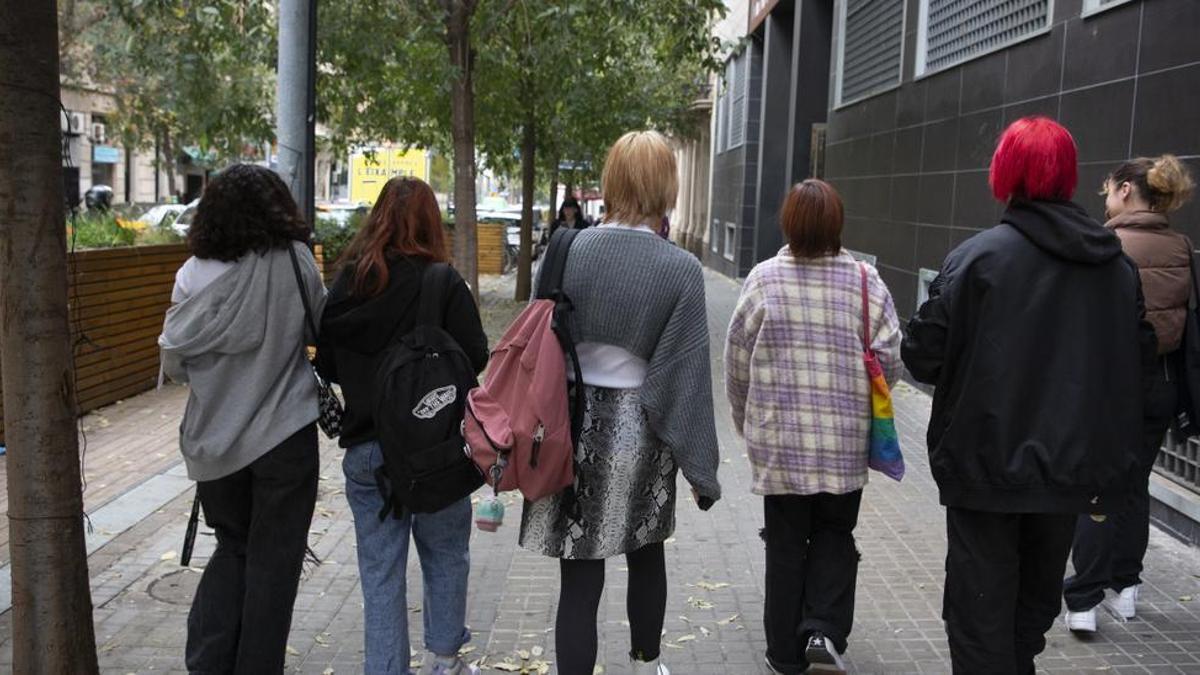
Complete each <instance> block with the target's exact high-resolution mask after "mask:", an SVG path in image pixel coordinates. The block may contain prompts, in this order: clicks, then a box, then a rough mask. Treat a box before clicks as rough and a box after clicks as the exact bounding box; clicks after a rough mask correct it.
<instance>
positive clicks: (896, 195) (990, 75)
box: [825, 0, 1200, 316]
mask: <svg viewBox="0 0 1200 675" xmlns="http://www.w3.org/2000/svg"><path fill="white" fill-rule="evenodd" d="M908 1H909V7H908V24H907V25H906V27H905V31H906V34H905V65H904V70H903V72H904V82H903V84H902V85H901V86H900V87H899V88H898V89H895V90H893V91H890V92H887V93H884V94H880V95H878V96H875V97H873V98H870V99H867V100H866V101H863V102H861V103H858V104H855V105H852V106H848V107H845V108H842V109H839V110H833V111H831V112H830V116H829V132H828V147H827V153H828V154H827V160H826V171H825V173H826V177H827V179H829V180H830V181H831V182H833V183H834V184H835V185H836V186H837V187H838V189H839V190H840V191H841V193H842V196H843V197H844V198H845V201H846V215H847V218H846V232H845V236H844V243H845V245H846V246H847V247H848V248H852V249H856V250H861V251H865V252H869V253H874V254H875V255H877V256H878V257H879V268H880V272H881V274H882V275H883V277H884V279H885V281H886V282H887V283H888V285H889V287H891V290H892V293H893V295H894V296H895V298H896V303H897V308H898V310H899V311H900V313H901V315H902V316H908V315H909V314H911V313H912V311H913V310H914V309H915V304H916V293H917V273H918V270H919V269H920V268H922V267H925V268H932V269H936V268H938V267H940V265H941V261H942V259H943V257H944V256H945V255H946V253H947V252H949V251H950V250H951V249H952V248H953V247H954V246H956V245H958V244H959V243H961V242H962V241H964V240H965V239H967V238H968V237H970V236H971V235H973V234H974V233H975V232H977V231H978V230H979V229H982V228H986V227H990V226H991V225H993V224H995V223H996V222H997V221H998V218H999V216H1000V213H1001V208H1000V206H999V205H998V204H996V203H995V202H994V200H992V199H991V197H990V193H989V190H988V186H987V167H988V163H989V161H990V159H991V153H992V150H993V148H994V144H995V141H996V138H997V136H998V135H999V133H1000V132H1001V131H1002V130H1003V128H1004V126H1005V125H1007V124H1008V123H1009V122H1012V121H1013V120H1015V119H1018V118H1020V117H1022V116H1025V115H1031V114H1046V115H1050V116H1052V117H1055V118H1057V119H1058V120H1060V121H1061V122H1062V123H1063V124H1065V125H1066V126H1067V127H1068V128H1069V129H1070V130H1071V131H1072V133H1073V134H1074V135H1075V139H1076V141H1077V142H1078V144H1079V157H1080V172H1079V177H1080V185H1079V190H1078V192H1077V194H1076V200H1077V201H1079V202H1080V203H1081V204H1082V205H1083V206H1085V207H1087V208H1088V210H1089V211H1091V212H1092V214H1093V215H1094V216H1095V217H1097V218H1100V217H1102V211H1103V200H1102V198H1101V197H1099V196H1097V195H1096V190H1097V189H1098V187H1099V186H1100V183H1101V181H1102V178H1103V177H1104V176H1105V175H1106V174H1107V173H1108V172H1109V171H1111V170H1112V169H1113V168H1115V166H1116V165H1117V164H1119V163H1120V162H1121V161H1122V160H1124V159H1125V158H1127V157H1130V156H1137V155H1154V154H1161V153H1164V152H1172V153H1175V154H1177V155H1179V156H1181V157H1184V158H1185V160H1186V161H1187V163H1188V165H1189V167H1190V168H1191V169H1192V172H1193V175H1194V176H1195V177H1197V178H1200V0H1144V1H1142V0H1137V1H1135V2H1129V3H1127V4H1124V5H1121V6H1119V7H1115V8H1113V9H1110V10H1108V11H1105V12H1101V13H1099V14H1095V15H1092V16H1089V17H1086V18H1083V17H1081V16H1080V13H1081V9H1082V0H1056V2H1055V3H1054V6H1055V10H1054V13H1055V16H1054V25H1053V27H1052V28H1051V30H1050V31H1049V32H1047V33H1046V34H1044V35H1041V36H1039V37H1036V38H1032V39H1029V40H1026V41H1024V42H1021V43H1019V44H1017V45H1014V46H1012V47H1010V48H1008V49H1005V50H1002V51H999V52H995V53H993V54H990V55H988V56H984V57H981V58H978V59H976V60H973V61H969V62H967V63H965V64H962V65H960V66H957V67H955V68H951V69H949V70H946V71H942V72H939V73H937V74H934V75H931V76H928V77H924V78H921V79H919V80H915V81H914V79H913V76H912V73H913V59H914V54H915V52H916V48H917V47H916V43H917V39H916V28H917V20H916V17H917V16H918V3H917V2H916V0H908ZM1173 222H1174V223H1175V225H1176V226H1177V227H1179V228H1180V229H1182V230H1184V231H1185V232H1187V233H1188V234H1189V235H1190V236H1191V237H1192V238H1193V239H1194V240H1196V241H1200V200H1193V202H1192V203H1190V204H1189V205H1188V206H1186V207H1185V208H1184V209H1183V210H1182V211H1180V212H1179V213H1177V214H1175V215H1174V216H1173Z"/></svg>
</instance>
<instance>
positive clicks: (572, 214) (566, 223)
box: [547, 195, 591, 241]
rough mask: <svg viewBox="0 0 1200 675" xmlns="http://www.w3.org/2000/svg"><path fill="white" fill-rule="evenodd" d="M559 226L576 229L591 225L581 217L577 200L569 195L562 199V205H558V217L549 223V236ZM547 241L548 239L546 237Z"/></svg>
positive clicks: (581, 211) (581, 210)
mask: <svg viewBox="0 0 1200 675" xmlns="http://www.w3.org/2000/svg"><path fill="white" fill-rule="evenodd" d="M560 227H568V228H572V229H577V230H582V229H583V228H585V227H591V223H589V222H588V221H587V220H585V219H584V217H583V209H581V208H580V207H579V201H578V200H576V199H575V198H574V197H572V196H570V195H568V196H567V198H566V199H564V200H563V203H562V206H560V207H558V217H557V218H555V219H554V222H552V223H550V235H549V236H553V235H554V233H555V232H556V231H557V230H558V228H560ZM547 241H549V240H548V239H547Z"/></svg>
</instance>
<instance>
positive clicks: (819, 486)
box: [725, 179, 903, 675]
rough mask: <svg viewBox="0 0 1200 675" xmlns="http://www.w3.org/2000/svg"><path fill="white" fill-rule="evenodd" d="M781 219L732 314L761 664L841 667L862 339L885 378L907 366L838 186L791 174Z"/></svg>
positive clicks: (863, 448) (859, 432)
mask: <svg viewBox="0 0 1200 675" xmlns="http://www.w3.org/2000/svg"><path fill="white" fill-rule="evenodd" d="M780 223H781V225H782V228H783V233H784V235H785V236H786V238H787V241H788V245H787V246H785V247H783V248H782V249H780V251H779V253H778V255H776V256H775V257H774V258H771V259H769V260H767V261H765V262H763V263H760V264H758V265H757V266H755V268H754V269H753V270H751V271H750V275H749V276H747V277H746V283H745V285H744V286H743V288H742V294H741V297H740V298H739V299H738V303H737V308H736V309H735V310H734V313H733V320H732V321H731V322H730V324H729V335H728V338H727V339H726V342H725V391H726V393H727V395H728V398H729V403H730V406H731V408H732V410H733V424H734V427H735V428H736V429H737V431H738V433H739V434H741V435H742V436H744V437H745V439H746V448H747V450H748V453H749V457H750V466H751V468H752V469H753V474H754V478H753V485H752V488H751V489H752V490H753V492H754V494H757V495H763V511H764V521H765V527H764V528H763V531H762V537H763V540H764V541H765V542H766V549H767V558H766V560H767V570H766V588H767V597H766V606H765V616H764V620H763V623H764V625H765V626H766V633H767V654H766V660H767V665H768V666H769V667H770V668H771V670H772V672H776V673H784V674H786V675H793V674H795V673H802V672H804V671H805V669H806V668H808V667H809V666H810V665H811V666H814V667H818V668H836V669H839V670H844V668H845V666H844V664H843V663H842V660H841V654H842V653H843V652H845V651H846V639H847V637H849V635H850V629H851V626H852V624H853V621H854V589H855V581H856V577H857V573H858V551H857V549H856V548H855V545H854V527H855V525H857V523H858V510H859V505H860V504H861V502H862V494H863V488H864V487H865V486H866V484H867V455H868V451H869V437H870V425H871V389H870V377H869V376H868V374H867V369H866V366H865V364H864V362H863V347H864V344H869V345H870V347H871V349H872V350H873V351H874V352H875V353H876V355H877V356H878V358H879V360H880V363H881V365H882V366H883V369H884V375H885V377H886V379H887V381H888V384H889V386H890V385H894V384H895V383H896V381H897V380H898V379H899V378H900V375H901V372H902V371H903V367H902V365H901V363H900V322H899V320H898V319H897V318H896V308H895V305H894V304H893V303H892V296H891V293H890V292H888V288H887V285H886V284H884V283H883V280H882V279H881V278H880V277H879V273H878V272H876V270H875V268H874V267H871V266H869V265H865V264H862V263H859V262H858V261H856V260H855V259H854V257H853V256H851V255H850V254H849V253H848V252H847V251H846V250H845V249H843V248H842V244H841V236H842V223H843V209H842V200H841V197H840V196H839V195H838V193H837V191H836V190H834V189H833V186H831V185H829V184H828V183H825V182H823V181H820V180H816V179H809V180H806V181H804V182H803V183H799V184H797V185H795V186H794V187H792V189H791V190H790V191H789V192H788V194H787V197H786V199H785V200H784V203H783V210H782V213H781V214H780ZM864 288H865V290H866V294H867V295H866V306H865V307H864V298H863V292H864Z"/></svg>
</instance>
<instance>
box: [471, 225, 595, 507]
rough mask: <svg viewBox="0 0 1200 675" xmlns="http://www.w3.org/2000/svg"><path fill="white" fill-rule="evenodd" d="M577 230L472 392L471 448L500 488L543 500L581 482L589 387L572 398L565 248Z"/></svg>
mask: <svg viewBox="0 0 1200 675" xmlns="http://www.w3.org/2000/svg"><path fill="white" fill-rule="evenodd" d="M578 233H579V231H578V230H569V229H566V228H563V229H560V230H558V231H557V232H555V233H554V237H553V238H552V239H551V241H550V246H549V250H548V251H547V253H546V259H545V260H544V261H543V263H542V265H543V269H542V278H541V280H540V283H539V285H538V297H539V298H541V299H538V300H534V301H533V302H532V303H530V305H529V306H528V307H526V308H525V310H524V311H522V312H521V314H520V316H518V317H517V318H516V320H515V321H513V323H512V325H511V326H509V328H508V330H507V331H505V333H504V337H502V338H500V343H499V344H498V345H496V348H495V349H494V350H492V357H491V361H490V362H489V364H488V371H487V376H486V378H485V379H484V383H483V385H482V386H480V387H478V388H476V389H473V390H471V392H470V393H469V394H467V412H466V416H465V418H464V420H463V438H464V439H465V441H466V446H467V448H466V449H467V452H468V453H469V454H470V456H471V459H472V460H473V461H474V462H475V465H476V466H478V467H479V470H480V471H481V472H482V473H483V475H484V478H485V480H487V482H488V484H489V485H491V486H492V487H493V488H494V489H495V491H496V492H497V493H499V492H507V491H509V490H520V491H521V493H522V494H523V495H524V497H525V499H528V500H529V501H537V500H539V499H542V498H543V497H548V496H550V495H554V494H558V493H559V492H562V491H563V490H565V489H567V488H569V487H571V485H572V484H573V483H574V482H575V451H574V447H575V442H576V441H577V440H578V438H579V430H580V426H581V421H582V419H581V418H582V411H583V408H582V404H583V387H582V386H579V387H576V388H575V398H574V400H573V401H569V400H568V386H567V372H566V362H567V359H566V356H567V355H568V354H569V355H570V356H571V363H572V364H574V365H575V381H576V382H581V381H582V376H581V374H580V372H579V365H578V359H577V358H576V357H575V344H574V341H573V340H572V339H571V336H570V332H569V330H568V328H567V325H568V322H567V313H568V312H570V311H571V304H570V300H568V299H567V298H566V296H565V295H564V294H563V293H562V288H561V287H562V272H563V268H564V267H565V263H566V254H567V251H568V249H569V248H570V245H571V241H572V240H574V238H575V235H577V234H578Z"/></svg>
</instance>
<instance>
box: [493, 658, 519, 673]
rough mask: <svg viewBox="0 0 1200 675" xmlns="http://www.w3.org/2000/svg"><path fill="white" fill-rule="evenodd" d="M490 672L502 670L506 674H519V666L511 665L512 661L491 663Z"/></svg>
mask: <svg viewBox="0 0 1200 675" xmlns="http://www.w3.org/2000/svg"><path fill="white" fill-rule="evenodd" d="M492 670H502V671H504V672H506V673H519V672H521V666H519V665H517V664H515V663H513V662H512V661H501V662H500V663H493V664H492Z"/></svg>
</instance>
